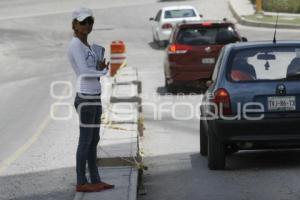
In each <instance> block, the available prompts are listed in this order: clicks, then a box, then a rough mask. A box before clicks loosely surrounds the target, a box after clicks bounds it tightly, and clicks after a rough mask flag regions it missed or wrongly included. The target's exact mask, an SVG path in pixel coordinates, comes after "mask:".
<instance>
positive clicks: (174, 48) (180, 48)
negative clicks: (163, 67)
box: [168, 44, 191, 54]
mask: <svg viewBox="0 0 300 200" xmlns="http://www.w3.org/2000/svg"><path fill="white" fill-rule="evenodd" d="M189 50H191V47H190V46H188V45H184V44H172V45H170V46H169V49H168V53H169V54H185V53H186V52H188V51H189Z"/></svg>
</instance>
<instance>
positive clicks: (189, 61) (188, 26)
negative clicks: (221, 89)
mask: <svg viewBox="0 0 300 200" xmlns="http://www.w3.org/2000/svg"><path fill="white" fill-rule="evenodd" d="M239 41H247V39H246V38H242V37H241V36H240V35H239V33H238V32H237V31H236V29H235V26H234V24H233V23H232V22H230V21H227V20H218V21H198V22H182V23H179V24H177V25H176V26H175V27H174V29H173V31H172V34H171V37H170V42H169V45H168V46H167V48H166V56H165V60H164V73H165V86H166V89H167V91H168V92H176V91H177V89H178V86H183V85H186V86H196V87H197V88H200V89H202V90H206V88H207V87H206V84H205V83H206V81H207V80H210V79H211V75H212V72H213V69H214V66H215V64H216V61H217V58H218V56H219V52H220V50H221V49H222V47H223V46H224V45H225V44H228V43H234V42H239Z"/></svg>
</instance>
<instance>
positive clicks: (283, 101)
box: [268, 96, 296, 111]
mask: <svg viewBox="0 0 300 200" xmlns="http://www.w3.org/2000/svg"><path fill="white" fill-rule="evenodd" d="M268 110H269V111H292V110H296V97H295V96H285V97H268Z"/></svg>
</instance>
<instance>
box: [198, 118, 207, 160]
mask: <svg viewBox="0 0 300 200" xmlns="http://www.w3.org/2000/svg"><path fill="white" fill-rule="evenodd" d="M206 134H207V133H206V130H205V127H204V121H203V120H200V154H201V155H202V156H207V146H208V145H207V135H206Z"/></svg>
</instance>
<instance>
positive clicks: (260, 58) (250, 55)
mask: <svg viewBox="0 0 300 200" xmlns="http://www.w3.org/2000/svg"><path fill="white" fill-rule="evenodd" d="M230 60H231V62H230V64H229V66H230V70H229V71H228V77H229V78H230V80H232V81H234V82H240V81H252V82H255V81H272V80H300V46H299V47H268V48H252V49H247V50H240V51H237V52H235V53H234V55H233V56H232V57H231V58H230Z"/></svg>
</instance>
